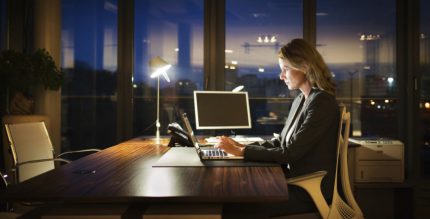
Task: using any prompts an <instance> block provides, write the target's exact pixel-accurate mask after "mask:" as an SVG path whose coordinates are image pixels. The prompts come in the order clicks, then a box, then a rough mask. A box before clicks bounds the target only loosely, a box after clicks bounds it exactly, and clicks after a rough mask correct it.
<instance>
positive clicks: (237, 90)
mask: <svg viewBox="0 0 430 219" xmlns="http://www.w3.org/2000/svg"><path fill="white" fill-rule="evenodd" d="M244 87H245V86H243V85H239V86H237V87H235V88H234V89H233V90H232V91H231V92H239V91H241V90H243V88H244Z"/></svg>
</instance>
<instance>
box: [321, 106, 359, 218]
mask: <svg viewBox="0 0 430 219" xmlns="http://www.w3.org/2000/svg"><path fill="white" fill-rule="evenodd" d="M340 115H341V119H340V121H339V123H340V124H339V133H338V134H339V135H338V136H339V139H338V145H337V161H336V176H335V182H334V184H335V185H334V190H333V201H332V204H331V206H330V211H329V215H328V218H330V219H337V218H348V219H349V218H364V217H363V212H362V211H361V209H360V207H359V206H358V204H357V202H356V201H355V198H354V195H353V193H352V190H351V184H350V181H349V174H348V160H347V156H348V141H349V130H350V123H351V116H350V113H349V112H346V108H345V106H343V105H341V106H340ZM339 173H340V177H341V183H342V189H343V190H342V191H343V194H344V196H345V199H346V201H345V200H343V199H342V197H341V196H340V195H339V192H338V191H339V190H338V177H339Z"/></svg>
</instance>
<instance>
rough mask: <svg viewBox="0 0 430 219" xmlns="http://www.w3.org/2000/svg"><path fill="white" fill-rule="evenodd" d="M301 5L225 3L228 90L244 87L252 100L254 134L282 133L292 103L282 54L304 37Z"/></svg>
mask: <svg viewBox="0 0 430 219" xmlns="http://www.w3.org/2000/svg"><path fill="white" fill-rule="evenodd" d="M302 8H303V5H302V1H300V0H289V1H279V0H270V1H266V0H256V1H252V4H250V2H249V1H247V0H226V36H225V39H226V48H225V49H226V54H225V57H226V60H225V79H226V81H225V90H232V89H234V88H235V87H237V86H239V85H243V86H244V89H243V91H247V92H248V93H249V96H250V109H251V114H252V115H251V119H252V120H253V122H252V130H245V132H246V133H247V134H269V135H271V134H272V133H273V132H280V130H281V129H282V127H283V125H284V120H285V117H286V116H287V115H288V106H289V104H288V103H290V102H291V101H292V98H291V97H290V92H289V91H288V88H287V87H286V86H285V84H284V83H283V82H282V81H280V80H279V72H280V70H279V65H278V51H279V49H280V48H281V47H282V46H283V45H284V44H286V43H287V42H289V41H290V40H292V39H294V38H301V37H302V32H303V31H302V25H303V22H302V17H303V15H302V14H303V12H302V11H303V9H302Z"/></svg>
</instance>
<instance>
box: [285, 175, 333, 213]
mask: <svg viewBox="0 0 430 219" xmlns="http://www.w3.org/2000/svg"><path fill="white" fill-rule="evenodd" d="M326 174H327V171H324V170H322V171H317V172H314V173H310V174H305V175H302V176H297V177H293V178H289V179H287V184H291V185H294V186H298V187H301V188H303V189H304V190H306V192H308V194H309V195H310V196H311V198H312V200H313V201H314V203H315V205H316V207H317V208H318V211H319V213H320V215H321V217H322V218H327V217H328V214H329V211H330V208H329V205H328V203H327V201H326V200H325V199H324V196H323V194H322V192H321V181H322V179H323V178H324V176H325V175H326Z"/></svg>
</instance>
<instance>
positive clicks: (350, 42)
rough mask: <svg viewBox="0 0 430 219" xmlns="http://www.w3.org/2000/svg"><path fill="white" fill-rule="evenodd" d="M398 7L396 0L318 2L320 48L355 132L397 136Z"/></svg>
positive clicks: (334, 0)
mask: <svg viewBox="0 0 430 219" xmlns="http://www.w3.org/2000/svg"><path fill="white" fill-rule="evenodd" d="M395 7H396V1H395V0H378V1H374V0H363V1H342V0H330V1H317V14H316V15H317V47H318V50H319V51H320V53H321V54H322V56H323V58H324V59H325V61H326V62H327V64H328V66H329V68H330V69H331V71H332V72H333V74H334V76H335V81H336V84H337V99H338V101H339V102H343V103H345V104H346V105H347V106H348V110H349V111H350V112H351V116H352V118H351V128H352V134H353V136H368V137H370V136H374V137H376V136H378V137H392V138H397V137H398V124H397V121H398V119H397V116H398V114H397V112H398V93H397V86H396V84H397V77H396V68H395V67H396V62H395V58H396V51H395V44H396V10H395ZM381 12H383V13H381ZM363 15H372V16H363Z"/></svg>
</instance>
